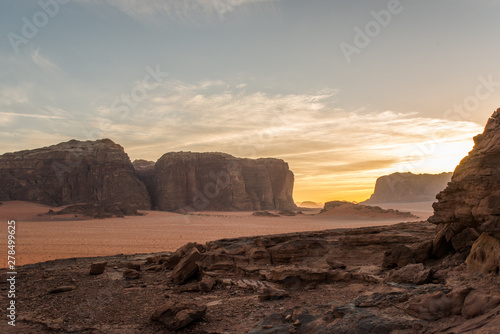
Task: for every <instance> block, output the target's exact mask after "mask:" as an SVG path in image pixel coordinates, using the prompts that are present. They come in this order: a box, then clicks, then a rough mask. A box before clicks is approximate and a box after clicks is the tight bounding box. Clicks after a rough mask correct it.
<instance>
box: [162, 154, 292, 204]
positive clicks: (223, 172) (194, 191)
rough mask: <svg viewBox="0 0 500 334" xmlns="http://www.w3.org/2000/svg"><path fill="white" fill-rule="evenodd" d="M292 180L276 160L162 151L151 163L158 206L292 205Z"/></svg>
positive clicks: (286, 170) (286, 169) (284, 164)
mask: <svg viewBox="0 0 500 334" xmlns="http://www.w3.org/2000/svg"><path fill="white" fill-rule="evenodd" d="M293 181H294V179H293V173H292V172H291V171H290V170H289V169H288V164H287V163H285V162H284V161H283V160H279V159H257V160H252V159H239V158H235V157H233V156H231V155H229V154H223V153H191V152H179V153H167V154H165V155H163V156H162V157H161V158H160V159H159V160H158V161H157V162H156V165H155V190H154V196H153V197H154V202H155V204H156V206H157V208H158V209H159V210H177V209H183V208H184V209H189V210H191V209H195V210H270V209H294V208H296V206H295V204H294V202H293V198H292V191H293ZM186 207H187V208H186Z"/></svg>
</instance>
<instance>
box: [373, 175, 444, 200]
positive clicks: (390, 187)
mask: <svg viewBox="0 0 500 334" xmlns="http://www.w3.org/2000/svg"><path fill="white" fill-rule="evenodd" d="M451 175H452V173H441V174H412V173H394V174H391V175H385V176H382V177H379V178H378V179H377V182H376V184H375V191H374V192H373V195H372V196H371V197H370V199H368V200H366V201H365V202H364V203H367V204H376V203H395V202H426V201H434V200H435V198H436V194H438V193H439V192H440V191H442V190H443V189H444V188H445V187H446V185H447V184H448V182H450V180H451Z"/></svg>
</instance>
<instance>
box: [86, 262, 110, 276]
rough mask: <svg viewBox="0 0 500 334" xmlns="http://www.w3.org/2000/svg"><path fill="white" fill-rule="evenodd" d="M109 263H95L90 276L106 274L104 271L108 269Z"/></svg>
mask: <svg viewBox="0 0 500 334" xmlns="http://www.w3.org/2000/svg"><path fill="white" fill-rule="evenodd" d="M107 264H108V263H107V262H106V261H104V262H94V263H92V264H91V265H90V273H89V274H90V275H100V274H102V273H103V272H104V269H106V265H107Z"/></svg>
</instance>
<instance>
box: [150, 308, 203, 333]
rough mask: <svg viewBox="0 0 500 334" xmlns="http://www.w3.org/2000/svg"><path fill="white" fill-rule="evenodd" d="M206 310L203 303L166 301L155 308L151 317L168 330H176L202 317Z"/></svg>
mask: <svg viewBox="0 0 500 334" xmlns="http://www.w3.org/2000/svg"><path fill="white" fill-rule="evenodd" d="M206 311H207V307H206V306H205V305H202V306H198V305H195V304H185V303H176V302H168V303H166V304H165V305H162V306H160V307H159V308H157V309H156V310H155V311H154V312H153V315H152V316H151V318H152V319H153V320H156V321H159V322H161V323H162V324H164V325H165V327H166V328H167V329H168V330H171V331H177V330H179V329H181V328H184V327H186V326H188V325H190V324H191V323H192V322H194V321H196V320H199V319H201V318H203V316H204V315H205V312H206Z"/></svg>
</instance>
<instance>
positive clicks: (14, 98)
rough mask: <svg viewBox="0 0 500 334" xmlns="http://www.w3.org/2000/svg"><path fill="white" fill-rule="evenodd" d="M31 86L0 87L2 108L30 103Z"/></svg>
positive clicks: (0, 104)
mask: <svg viewBox="0 0 500 334" xmlns="http://www.w3.org/2000/svg"><path fill="white" fill-rule="evenodd" d="M29 89H31V85H28V84H25V85H19V86H4V87H0V106H12V105H16V104H25V103H28V90H29Z"/></svg>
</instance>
